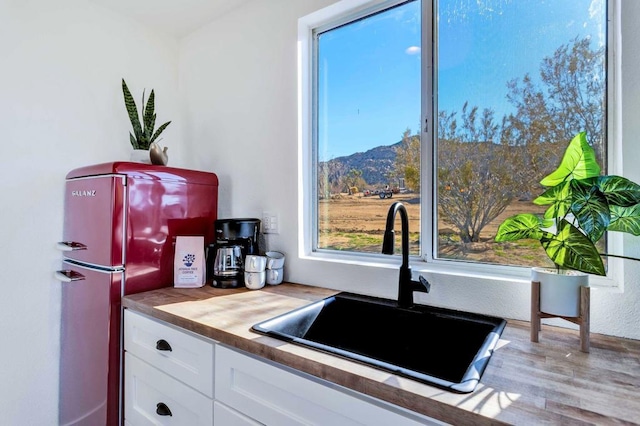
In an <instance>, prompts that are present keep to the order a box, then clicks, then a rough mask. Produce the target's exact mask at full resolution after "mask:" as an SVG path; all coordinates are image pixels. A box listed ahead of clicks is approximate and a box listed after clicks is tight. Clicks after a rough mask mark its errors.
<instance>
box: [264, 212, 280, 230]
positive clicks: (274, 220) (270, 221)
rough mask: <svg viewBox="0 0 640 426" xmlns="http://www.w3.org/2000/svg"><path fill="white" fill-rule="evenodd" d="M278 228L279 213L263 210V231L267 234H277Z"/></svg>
mask: <svg viewBox="0 0 640 426" xmlns="http://www.w3.org/2000/svg"><path fill="white" fill-rule="evenodd" d="M278 230H279V228H278V215H277V214H276V213H271V212H262V232H263V233H265V234H277V233H278Z"/></svg>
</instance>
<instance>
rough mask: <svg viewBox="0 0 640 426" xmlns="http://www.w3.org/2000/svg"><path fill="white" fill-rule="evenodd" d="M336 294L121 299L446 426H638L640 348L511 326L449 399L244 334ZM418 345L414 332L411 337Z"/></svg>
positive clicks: (198, 293) (166, 294) (284, 288)
mask: <svg viewBox="0 0 640 426" xmlns="http://www.w3.org/2000/svg"><path fill="white" fill-rule="evenodd" d="M335 293H337V291H335V290H329V289H324V288H319V287H310V286H304V285H297V284H288V283H285V284H281V285H279V286H266V287H265V288H263V289H262V290H257V291H250V290H247V289H244V288H243V289H233V290H231V289H217V288H213V287H211V286H205V287H203V288H199V289H176V288H164V289H160V290H154V291H149V292H145V293H139V294H135V295H131V296H126V297H125V298H124V299H123V305H124V307H125V308H129V309H132V310H135V311H138V312H141V313H144V314H147V315H149V316H151V317H155V318H157V319H160V320H163V321H166V322H168V323H171V324H174V325H176V326H179V327H182V328H185V329H187V330H191V331H193V332H195V333H197V334H200V335H202V336H206V337H209V338H211V339H214V340H216V341H218V342H220V343H223V344H225V345H228V346H231V347H235V348H237V349H240V350H243V351H246V352H249V353H252V354H254V355H257V356H259V357H263V358H267V359H269V360H272V361H275V362H277V363H280V364H283V365H287V366H289V367H292V368H294V369H296V370H300V371H303V372H305V373H308V374H311V375H313V376H316V377H320V378H322V379H325V380H328V381H330V382H334V383H336V384H339V385H341V386H344V387H346V388H350V389H353V390H356V391H358V392H361V393H364V394H367V395H370V396H372V397H375V398H378V399H381V400H384V401H387V402H390V403H393V404H396V405H399V406H401V407H404V408H407V409H409V410H412V411H415V412H418V413H422V414H424V415H426V416H430V417H433V418H436V419H439V420H442V421H445V422H448V423H452V424H456V425H459V424H473V425H480V424H520V425H538V424H563V425H565V424H595V425H605V424H640V341H637V340H629V339H621V338H615V337H610V336H603V335H597V334H592V335H591V352H590V353H588V354H586V353H582V352H580V351H579V347H580V342H579V337H578V332H577V331H574V330H565V329H562V328H555V327H548V326H543V328H542V332H541V333H540V343H532V342H530V341H529V323H527V322H522V321H508V325H507V327H506V328H505V330H504V333H503V334H502V338H501V339H500V342H499V344H498V348H497V349H496V351H495V352H494V354H493V356H492V358H491V361H490V362H489V365H488V367H487V369H486V370H485V372H484V375H483V376H482V379H481V381H480V384H479V385H478V387H477V388H476V390H475V391H474V392H473V393H470V394H455V393H451V392H448V391H445V390H442V389H439V388H435V387H432V386H429V385H425V384H422V383H419V382H416V381H413V380H410V379H406V378H403V377H400V376H397V375H394V374H391V373H388V372H385V371H381V370H378V369H375V368H372V367H368V366H365V365H361V364H358V363H355V362H352V361H349V360H346V359H342V358H339V357H335V356H332V355H329V354H326V353H322V352H318V351H315V350H312V349H307V348H304V347H300V346H297V345H293V344H289V343H284V342H282V341H280V340H277V339H274V338H271V337H268V336H264V335H260V334H256V333H254V332H252V331H250V328H251V326H252V325H254V324H256V323H258V322H261V321H263V320H266V319H269V318H271V317H273V316H276V315H279V314H282V313H285V312H288V311H290V310H292V309H295V308H298V307H300V306H303V305H306V304H308V303H311V302H313V301H316V300H319V299H322V298H324V297H327V296H330V295H332V294H335ZM416 338H420V330H416Z"/></svg>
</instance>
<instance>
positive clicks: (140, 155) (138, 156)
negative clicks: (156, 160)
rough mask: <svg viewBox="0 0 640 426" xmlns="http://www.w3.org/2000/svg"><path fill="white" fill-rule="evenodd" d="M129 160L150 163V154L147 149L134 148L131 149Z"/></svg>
mask: <svg viewBox="0 0 640 426" xmlns="http://www.w3.org/2000/svg"><path fill="white" fill-rule="evenodd" d="M129 160H130V161H132V162H134V163H145V164H151V156H150V155H149V150H148V149H134V150H133V151H131V156H130V157H129Z"/></svg>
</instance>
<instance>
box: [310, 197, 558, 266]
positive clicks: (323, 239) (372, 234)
mask: <svg viewBox="0 0 640 426" xmlns="http://www.w3.org/2000/svg"><path fill="white" fill-rule="evenodd" d="M395 201H401V202H402V203H403V204H404V205H405V207H406V208H407V212H408V213H409V231H410V242H411V253H412V254H415V255H417V254H418V253H419V244H420V198H419V196H417V194H394V195H393V198H391V199H388V198H387V199H384V200H382V199H380V198H379V197H378V196H371V197H364V196H362V194H356V195H346V194H341V195H340V196H339V197H334V198H332V199H330V200H321V201H320V202H319V204H318V210H319V212H318V213H319V219H320V232H319V246H320V247H322V248H330V249H335V250H357V251H364V252H368V253H380V249H381V247H382V236H383V234H384V228H385V222H386V217H387V211H388V210H389V207H390V206H391V204H392V203H393V202H395ZM524 211H538V212H541V211H544V209H543V208H540V207H537V206H534V205H533V204H532V203H530V202H524V201H514V202H513V203H512V204H511V205H510V206H509V207H507V209H506V210H505V211H504V212H503V213H502V214H501V215H500V216H498V217H497V218H496V219H495V220H493V221H492V222H491V223H490V224H489V225H487V226H486V227H485V228H484V229H483V231H482V233H481V238H480V241H479V242H477V243H468V244H463V243H461V242H460V239H459V238H458V236H457V232H458V231H457V229H456V228H455V227H454V226H453V225H451V224H448V223H446V222H444V221H440V222H439V225H438V228H439V237H438V246H439V247H438V248H439V257H443V258H456V259H465V260H474V261H481V262H489V263H501V264H511V265H527V266H531V265H533V264H535V265H540V266H545V265H548V266H551V265H552V264H551V263H550V261H549V260H548V258H547V256H546V254H545V253H544V251H543V250H542V248H541V247H540V243H539V242H537V241H527V240H522V241H519V242H514V243H496V242H494V241H493V239H494V237H495V234H496V232H497V230H498V226H499V225H500V223H501V222H502V221H503V220H504V219H505V218H507V217H509V216H511V215H513V214H516V213H522V212H524ZM395 228H396V232H397V233H398V234H400V222H399V219H396V225H395ZM399 240H400V238H399V237H398V238H397V241H396V246H398V245H399V242H400V241H399Z"/></svg>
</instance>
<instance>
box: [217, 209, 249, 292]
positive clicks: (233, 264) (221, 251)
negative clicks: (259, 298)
mask: <svg viewBox="0 0 640 426" xmlns="http://www.w3.org/2000/svg"><path fill="white" fill-rule="evenodd" d="M214 224H215V230H216V237H215V242H214V243H213V244H211V245H209V247H208V249H207V282H210V283H211V285H212V286H213V287H220V288H236V287H241V286H243V285H244V258H245V257H246V256H247V255H248V254H259V251H260V247H259V238H260V219H254V218H243V219H218V220H216V221H215V222H214Z"/></svg>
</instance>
